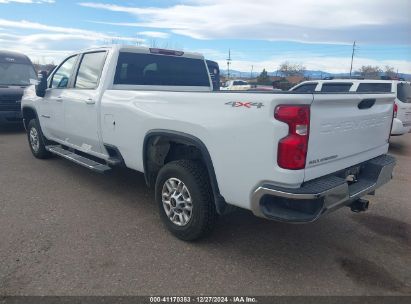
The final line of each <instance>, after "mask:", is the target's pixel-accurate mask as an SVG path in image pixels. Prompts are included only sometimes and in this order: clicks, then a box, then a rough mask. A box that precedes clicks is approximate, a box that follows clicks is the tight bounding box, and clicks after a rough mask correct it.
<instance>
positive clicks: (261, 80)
mask: <svg viewBox="0 0 411 304" xmlns="http://www.w3.org/2000/svg"><path fill="white" fill-rule="evenodd" d="M257 82H258V83H259V84H269V83H270V76H268V73H267V71H266V70H265V69H263V71H262V72H261V74H260V76H258V77H257Z"/></svg>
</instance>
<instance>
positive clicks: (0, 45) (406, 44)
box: [0, 0, 411, 74]
mask: <svg viewBox="0 0 411 304" xmlns="http://www.w3.org/2000/svg"><path fill="white" fill-rule="evenodd" d="M91 1H92V2H90V1H81V0H78V1H76V0H74V1H66V0H0V49H7V50H15V51H19V52H23V53H25V54H27V55H28V56H30V58H31V59H32V60H33V61H35V62H39V63H49V62H54V63H56V64H57V63H58V62H59V61H60V60H62V59H63V58H64V57H65V56H67V55H68V54H70V53H71V52H74V51H77V50H80V49H85V48H89V47H93V46H100V45H107V44H111V43H122V44H132V45H140V46H155V47H160V48H169V49H178V50H185V51H194V52H200V53H203V54H204V56H206V58H207V59H211V60H215V61H217V62H218V63H219V64H220V66H221V68H222V69H225V68H226V59H227V57H228V50H229V49H230V50H231V57H232V65H231V68H232V69H234V70H239V71H243V72H247V71H251V69H253V71H254V72H258V71H261V70H262V69H263V68H265V69H266V70H268V71H270V72H271V71H275V70H277V68H278V66H279V65H280V64H281V63H282V62H284V61H288V62H291V63H299V64H303V65H304V66H305V67H306V68H307V69H309V70H322V71H326V72H331V73H344V72H349V69H350V63H351V53H352V44H353V41H356V43H357V47H356V50H355V58H354V70H356V69H358V68H360V67H361V66H362V65H378V66H380V67H384V66H386V65H389V66H392V67H394V68H395V70H397V69H398V71H399V72H400V73H409V74H411V1H410V0H390V1H387V0H361V1H359V0H282V1H279V0H258V1H251V0H180V1H175V0H169V1H167V0H152V1H146V0H141V1H132V0H125V1H114V0H95V2H94V1H93V0H91Z"/></svg>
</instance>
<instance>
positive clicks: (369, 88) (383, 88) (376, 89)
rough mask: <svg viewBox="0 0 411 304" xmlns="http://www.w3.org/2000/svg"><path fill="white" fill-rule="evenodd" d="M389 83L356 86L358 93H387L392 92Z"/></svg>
mask: <svg viewBox="0 0 411 304" xmlns="http://www.w3.org/2000/svg"><path fill="white" fill-rule="evenodd" d="M391 87H392V84H391V83H360V85H359V86H358V89H357V92H358V93H368V92H373V93H388V92H392V88H391Z"/></svg>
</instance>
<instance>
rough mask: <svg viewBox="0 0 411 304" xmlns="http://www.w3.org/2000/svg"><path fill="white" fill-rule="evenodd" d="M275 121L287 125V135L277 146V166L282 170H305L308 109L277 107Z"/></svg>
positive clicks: (304, 107) (303, 107)
mask: <svg viewBox="0 0 411 304" xmlns="http://www.w3.org/2000/svg"><path fill="white" fill-rule="evenodd" d="M274 117H275V119H277V120H279V121H282V122H285V123H286V124H288V128H289V130H288V135H287V136H286V137H284V138H283V139H281V140H280V142H279V144H278V158H277V162H278V165H279V166H280V167H281V168H283V169H289V170H299V169H304V168H305V163H306V159H307V149H308V138H309V134H310V107H309V106H306V105H304V106H298V105H293V106H288V105H279V106H277V107H276V108H275V113H274Z"/></svg>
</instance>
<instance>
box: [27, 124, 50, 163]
mask: <svg viewBox="0 0 411 304" xmlns="http://www.w3.org/2000/svg"><path fill="white" fill-rule="evenodd" d="M27 139H28V141H29V147H30V150H31V153H32V154H33V156H34V157H36V158H39V159H47V158H50V157H51V153H50V152H49V151H47V150H46V145H45V143H46V139H45V138H44V135H43V132H41V128H40V124H39V122H38V120H37V119H32V120H30V122H29V124H28V126H27Z"/></svg>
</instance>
